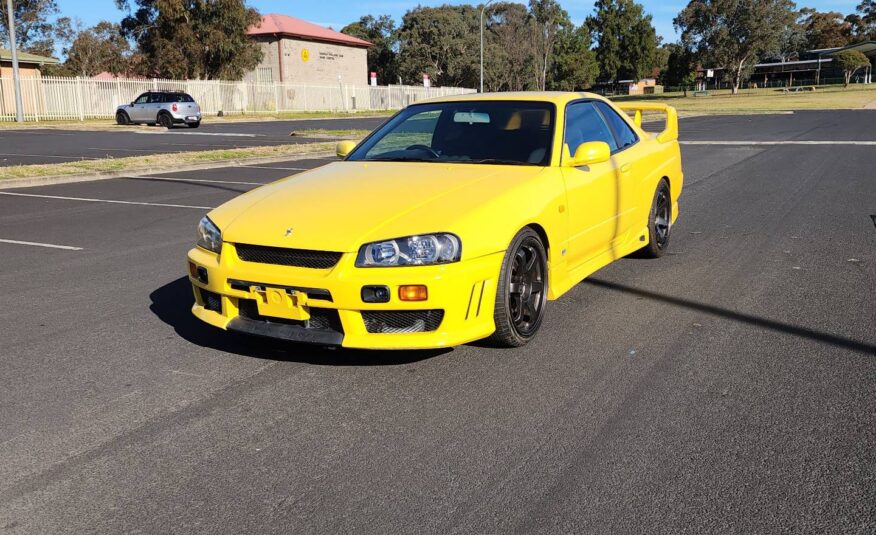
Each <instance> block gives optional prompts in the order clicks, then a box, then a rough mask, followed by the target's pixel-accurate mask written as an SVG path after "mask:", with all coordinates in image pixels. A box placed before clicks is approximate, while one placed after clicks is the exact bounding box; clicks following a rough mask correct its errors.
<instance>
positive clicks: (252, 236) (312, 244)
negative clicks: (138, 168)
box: [209, 162, 543, 252]
mask: <svg viewBox="0 0 876 535" xmlns="http://www.w3.org/2000/svg"><path fill="white" fill-rule="evenodd" d="M542 171H543V168H541V167H535V166H507V165H479V164H438V163H417V162H334V163H331V164H328V165H326V166H323V167H321V168H318V169H315V170H313V171H308V172H304V173H301V174H298V175H294V176H291V177H289V178H285V179H282V180H279V181H277V182H274V183H271V184H268V185H266V186H263V187H260V188H258V189H256V190H253V191H251V192H248V193H246V194H244V195H241V196H240V197H237V198H235V199H233V200H231V201H229V202H227V203H225V204H223V205H222V206H220V207H219V208H216V209H215V210H213V211H212V212H211V213H210V214H209V215H210V218H211V219H212V220H213V221H214V222H215V223H216V225H217V226H218V227H219V228H220V229H221V231H222V236H223V239H224V240H225V241H228V242H232V243H249V244H254V245H266V246H274V247H289V248H295V249H314V250H324V251H337V252H354V251H358V250H359V247H360V246H361V245H362V244H364V243H367V242H370V241H375V240H381V239H387V238H397V237H403V236H409V235H415V234H423V233H427V232H442V231H445V232H453V231H454V226H455V223H456V222H458V221H459V220H460V219H461V218H463V217H465V216H467V215H470V213H471V211H472V210H476V209H477V208H478V206H481V205H483V204H484V203H486V202H488V201H489V200H491V199H494V198H496V197H497V196H500V195H501V194H502V193H503V192H507V191H508V190H509V189H511V188H513V187H514V185H515V184H519V183H521V182H524V181H527V180H531V179H532V178H534V177H536V176H537V175H538V174H539V173H541V172H542Z"/></svg>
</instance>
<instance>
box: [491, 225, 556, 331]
mask: <svg viewBox="0 0 876 535" xmlns="http://www.w3.org/2000/svg"><path fill="white" fill-rule="evenodd" d="M546 304H547V253H546V251H545V248H544V244H543V243H542V242H541V238H540V237H539V235H538V234H537V233H536V232H535V231H534V230H532V229H531V228H529V227H526V228H525V229H523V230H521V231H520V232H518V233H517V235H516V236H514V239H513V240H511V245H510V246H508V250H507V251H505V258H504V260H502V268H501V271H500V272H499V282H498V287H497V288H496V306H495V307H494V309H493V320H494V321H495V323H496V332H494V333H493V335H492V336H491V337H490V338H489V339H488V342H490V343H491V344H492V345H495V346H498V347H520V346H523V345H526V344H527V343H528V342H529V341H530V340H532V338H533V337H535V335H536V333H537V332H538V329H539V327H540V326H541V322H542V320H543V319H544V310H545V305H546Z"/></svg>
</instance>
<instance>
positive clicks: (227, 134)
mask: <svg viewBox="0 0 876 535" xmlns="http://www.w3.org/2000/svg"><path fill="white" fill-rule="evenodd" d="M134 133H135V134H144V135H149V136H163V135H178V136H220V137H222V136H224V137H265V134H241V133H238V132H173V131H169V132H141V131H139V130H134Z"/></svg>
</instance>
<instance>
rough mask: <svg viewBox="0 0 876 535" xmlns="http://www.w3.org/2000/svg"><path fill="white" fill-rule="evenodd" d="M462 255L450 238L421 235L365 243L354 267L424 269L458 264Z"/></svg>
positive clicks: (459, 248) (447, 235) (451, 235)
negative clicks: (451, 263) (425, 267)
mask: <svg viewBox="0 0 876 535" xmlns="http://www.w3.org/2000/svg"><path fill="white" fill-rule="evenodd" d="M461 252H462V244H461V243H460V242H459V238H457V237H456V236H454V235H453V234H447V233H440V234H420V235H419V236H407V237H404V238H395V239H393V240H384V241H378V242H373V243H366V244H365V245H363V246H362V248H361V249H359V256H358V257H356V267H388V266H424V265H429V264H446V263H449V262H458V261H459V257H460V254H461Z"/></svg>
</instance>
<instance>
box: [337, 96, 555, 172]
mask: <svg viewBox="0 0 876 535" xmlns="http://www.w3.org/2000/svg"><path fill="white" fill-rule="evenodd" d="M553 131H554V105H553V104H549V103H547V102H511V101H496V102H490V101H483V102H470V101H469V102H442V103H437V104H418V105H415V106H410V107H408V108H406V109H404V110H402V111H401V112H399V114H398V115H396V116H395V117H393V118H392V119H391V120H390V121H388V122H387V123H386V124H385V125H383V126H382V127H380V128H379V129H378V130H377V131H376V132H375V133H374V134H373V135H372V136H371V137H369V138H368V139H366V140H365V142H364V143H362V145H360V146H359V147H358V148H357V149H356V150H355V151H353V153H351V154H350V156H349V157H348V158H347V159H348V160H368V161H416V162H440V163H492V164H508V165H541V166H544V165H547V164H548V162H549V161H550V156H551V155H550V152H551V151H550V147H551V141H552V139H553Z"/></svg>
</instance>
